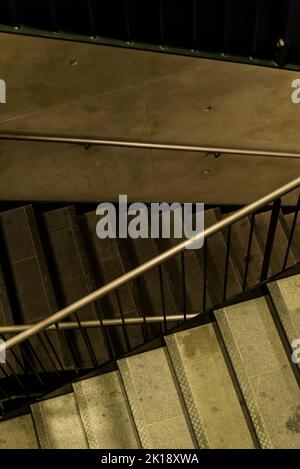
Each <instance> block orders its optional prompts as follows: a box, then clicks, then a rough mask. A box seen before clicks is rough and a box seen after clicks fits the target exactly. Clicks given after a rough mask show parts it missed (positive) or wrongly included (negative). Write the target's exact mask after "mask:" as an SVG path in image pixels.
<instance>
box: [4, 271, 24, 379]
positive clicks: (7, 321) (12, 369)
mask: <svg viewBox="0 0 300 469" xmlns="http://www.w3.org/2000/svg"><path fill="white" fill-rule="evenodd" d="M12 324H15V322H14V318H13V314H12V309H11V305H10V301H9V298H8V293H7V288H6V282H5V279H4V275H3V269H2V266H1V264H0V325H1V326H9V325H12ZM10 337H11V336H9V335H1V334H0V339H2V340H7V339H9V338H10ZM6 361H7V364H4V363H3V364H1V369H0V378H3V377H4V376H7V375H9V376H10V375H12V374H13V373H17V374H20V373H22V372H23V371H24V368H23V367H24V364H23V359H22V353H21V350H20V349H19V348H18V347H16V348H15V350H14V353H12V352H11V350H7V353H6ZM2 370H3V371H2Z"/></svg>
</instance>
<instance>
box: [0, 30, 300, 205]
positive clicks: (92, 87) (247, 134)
mask: <svg viewBox="0 0 300 469" xmlns="http://www.w3.org/2000/svg"><path fill="white" fill-rule="evenodd" d="M0 46H1V51H2V53H1V57H0V70H1V78H2V79H4V80H5V81H6V83H7V103H6V104H3V105H1V106H0V129H1V130H2V131H30V132H44V133H56V132H57V133H59V134H74V135H87V136H97V137H99V136H101V137H107V138H111V137H115V138H125V139H138V140H146V139H151V140H154V141H164V142H174V143H176V142H177V143H194V144H206V145H210V144H211V145H224V146H234V147H238V146H240V147H242V148H243V147H252V148H259V147H261V148H265V149H278V150H279V149H286V150H288V149H289V150H297V149H298V147H299V143H300V136H299V132H298V131H297V126H296V123H297V120H298V118H299V113H300V106H299V105H298V106H297V105H295V104H293V103H292V102H291V98H290V96H291V91H292V88H291V82H292V80H294V79H295V78H297V77H298V73H297V72H292V71H286V70H276V69H267V68H263V67H253V66H248V65H243V64H238V63H235V64H233V63H226V62H221V61H213V60H205V59H194V58H191V57H180V56H173V55H164V54H159V53H154V52H143V51H139V50H126V49H120V48H116V47H107V46H98V45H92V44H89V45H87V44H80V43H72V42H64V41H56V40H47V39H42V38H32V37H24V36H14V35H9V34H3V33H2V34H1V35H0ZM74 61H76V63H77V65H75V66H73V65H72V63H74ZM12 64H13V65H12ZM299 165H300V162H299V160H288V164H287V161H286V160H285V159H282V160H281V159H274V158H262V157H245V156H221V157H220V158H217V159H216V158H215V157H214V156H212V155H207V154H195V153H186V152H182V153H175V152H172V151H165V152H161V151H152V152H151V151H143V150H133V149H115V148H104V147H102V148H90V149H89V150H88V151H86V150H85V149H84V148H82V147H76V146H74V145H66V146H60V145H54V144H51V145H49V144H33V143H26V144H25V143H14V142H4V141H3V142H0V170H1V176H2V177H1V185H0V198H1V199H13V200H17V199H23V200H26V199H27V200H28V199H39V200H65V201H67V200H69V201H70V200H73V201H74V200H85V201H88V200H89V201H98V200H116V199H117V196H118V194H120V193H127V194H128V195H129V198H130V199H131V200H148V201H151V200H178V199H179V200H182V201H185V200H193V201H205V202H207V203H220V202H222V203H244V202H246V201H250V200H254V199H255V198H256V197H258V196H259V195H262V194H264V193H266V192H268V191H269V190H271V189H274V188H275V187H277V186H279V185H280V184H282V183H285V182H287V181H288V180H291V179H292V178H293V177H294V176H295V174H297V173H298V172H299V167H300V166H299Z"/></svg>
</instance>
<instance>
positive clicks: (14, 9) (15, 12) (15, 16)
mask: <svg viewBox="0 0 300 469" xmlns="http://www.w3.org/2000/svg"><path fill="white" fill-rule="evenodd" d="M9 7H10V11H11V14H12V17H13V19H14V25H15V26H19V25H20V21H19V15H18V10H17V7H16V2H15V0H9Z"/></svg>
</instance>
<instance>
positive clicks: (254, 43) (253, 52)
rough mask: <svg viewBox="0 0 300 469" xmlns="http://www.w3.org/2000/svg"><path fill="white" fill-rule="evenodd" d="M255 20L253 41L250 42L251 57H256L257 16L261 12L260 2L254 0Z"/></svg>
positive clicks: (259, 0)
mask: <svg viewBox="0 0 300 469" xmlns="http://www.w3.org/2000/svg"><path fill="white" fill-rule="evenodd" d="M254 8H255V20H254V28H253V41H252V57H253V58H255V57H256V50H257V34H258V25H259V14H260V10H261V0H255V6H254Z"/></svg>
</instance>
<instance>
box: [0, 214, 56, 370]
mask: <svg viewBox="0 0 300 469" xmlns="http://www.w3.org/2000/svg"><path fill="white" fill-rule="evenodd" d="M0 225H1V231H2V237H3V242H4V248H5V250H6V253H7V258H8V263H9V267H10V269H11V272H12V275H13V283H14V290H15V294H14V295H13V297H12V299H13V300H14V304H13V305H12V306H13V307H14V308H16V310H17V311H14V319H15V321H16V320H17V319H18V322H19V323H22V322H23V323H24V324H32V323H36V322H38V321H40V320H42V319H44V318H45V317H48V316H50V315H51V314H53V313H54V312H55V311H57V303H56V298H55V295H54V291H53V288H52V283H51V279H50V275H49V271H48V267H47V264H46V259H45V255H44V252H43V249H42V245H41V241H40V236H39V231H38V228H37V225H36V220H35V216H34V212H33V208H32V206H31V205H26V206H23V207H19V208H16V209H12V210H8V211H5V212H2V213H1V215H0ZM28 292H30V294H28ZM18 316H20V318H19V317H18ZM49 336H50V335H49ZM51 339H52V344H53V346H54V348H55V350H56V351H57V353H58V355H60V354H61V347H60V345H59V341H58V337H57V336H56V335H55V336H54V335H53V336H52V334H51ZM31 344H32V346H33V347H34V349H35V351H36V352H37V354H38V355H39V356H40V357H41V361H42V362H43V364H44V368H45V370H46V371H53V364H52V362H51V360H50V359H49V357H48V355H47V354H46V353H45V351H44V349H43V347H42V346H41V343H40V342H39V341H38V340H37V339H36V338H33V339H32V341H31ZM49 353H50V355H51V356H52V360H53V361H54V362H56V364H57V361H56V358H55V356H54V355H53V354H52V352H51V351H49ZM31 361H32V363H34V364H35V366H38V365H37V360H36V358H35V357H34V356H31Z"/></svg>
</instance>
